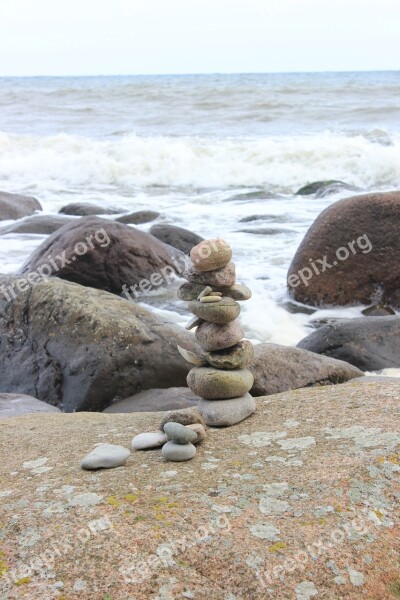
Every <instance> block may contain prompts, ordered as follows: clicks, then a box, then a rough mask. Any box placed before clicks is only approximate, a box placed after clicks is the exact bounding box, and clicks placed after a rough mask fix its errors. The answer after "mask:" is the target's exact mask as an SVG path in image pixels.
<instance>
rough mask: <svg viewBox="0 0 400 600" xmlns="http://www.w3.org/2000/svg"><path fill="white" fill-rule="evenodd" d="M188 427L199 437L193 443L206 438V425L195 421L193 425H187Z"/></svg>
mask: <svg viewBox="0 0 400 600" xmlns="http://www.w3.org/2000/svg"><path fill="white" fill-rule="evenodd" d="M186 428H187V429H191V430H192V431H195V432H196V435H197V439H196V440H195V441H194V442H192V444H198V443H199V442H202V441H203V440H204V439H205V438H206V435H207V432H206V428H205V427H204V425H201V424H200V423H193V425H186Z"/></svg>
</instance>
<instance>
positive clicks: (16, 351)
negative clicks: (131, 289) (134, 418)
mask: <svg viewBox="0 0 400 600" xmlns="http://www.w3.org/2000/svg"><path fill="white" fill-rule="evenodd" d="M19 281H20V278H17V277H13V276H2V277H0V286H1V285H2V286H3V287H2V288H1V289H2V290H3V293H2V294H0V314H1V315H2V319H1V320H0V347H1V352H2V356H1V361H0V391H1V390H4V391H7V392H10V393H14V392H18V393H24V394H28V395H30V396H36V397H37V398H38V399H39V400H43V401H45V402H48V403H49V404H52V405H54V406H58V407H59V408H62V409H63V410H64V411H66V412H72V411H75V410H102V409H104V408H106V406H108V405H109V404H110V403H111V402H112V400H113V398H115V397H117V396H119V397H122V398H127V397H129V396H131V395H132V394H135V393H136V392H140V391H142V390H143V389H149V388H152V387H154V386H158V387H162V386H166V387H168V386H172V385H176V384H178V385H185V384H186V375H187V372H188V366H187V364H186V362H185V361H184V360H183V358H182V357H181V355H180V354H179V352H178V350H177V347H176V346H177V344H179V345H182V346H185V347H186V348H189V349H192V350H193V351H195V352H200V349H199V348H198V346H197V345H194V336H193V335H191V334H190V333H188V332H186V331H185V330H184V329H182V328H180V327H178V326H176V325H174V324H172V323H168V322H164V321H162V320H160V319H159V318H158V317H157V316H156V315H154V314H152V313H150V312H148V311H147V310H145V309H143V308H141V307H140V306H138V305H136V304H135V303H133V302H128V301H127V300H123V299H121V298H118V297H117V296H114V295H113V294H107V293H106V292H102V291H99V290H95V289H91V288H85V287H82V286H80V285H76V284H73V283H69V282H66V281H62V280H61V279H57V278H53V279H50V280H49V281H39V282H38V283H37V284H36V285H33V286H29V284H27V283H26V282H25V285H24V286H23V287H22V286H21V287H20V290H21V289H22V291H18V287H17V285H19V284H18V282H19ZM13 294H15V297H13ZM7 295H8V299H7ZM24 315H25V316H24ZM27 315H29V318H28V317H27ZM103 418H106V417H105V416H104V415H103Z"/></svg>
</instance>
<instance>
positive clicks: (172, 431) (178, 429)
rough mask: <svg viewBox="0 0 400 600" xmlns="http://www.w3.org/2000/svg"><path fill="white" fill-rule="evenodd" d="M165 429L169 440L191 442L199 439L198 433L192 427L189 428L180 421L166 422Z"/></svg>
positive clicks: (180, 442)
mask: <svg viewBox="0 0 400 600" xmlns="http://www.w3.org/2000/svg"><path fill="white" fill-rule="evenodd" d="M164 431H165V433H166V434H167V438H168V440H172V441H173V442H176V443H177V444H190V443H194V442H195V441H196V440H197V433H196V432H195V431H192V430H191V429H187V427H185V426H184V425H181V424H180V423H172V422H171V423H166V424H165V425H164Z"/></svg>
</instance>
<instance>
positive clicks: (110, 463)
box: [81, 444, 130, 470]
mask: <svg viewBox="0 0 400 600" xmlns="http://www.w3.org/2000/svg"><path fill="white" fill-rule="evenodd" d="M129 455H130V451H129V450H128V449H127V448H124V447H123V446H118V445H116V444H101V445H100V446H97V447H96V448H95V449H94V450H92V451H91V452H89V454H88V455H87V456H85V458H84V459H83V460H82V462H81V468H82V469H87V470H93V469H113V468H114V467H121V466H122V465H124V464H125V463H126V460H127V458H128V456H129Z"/></svg>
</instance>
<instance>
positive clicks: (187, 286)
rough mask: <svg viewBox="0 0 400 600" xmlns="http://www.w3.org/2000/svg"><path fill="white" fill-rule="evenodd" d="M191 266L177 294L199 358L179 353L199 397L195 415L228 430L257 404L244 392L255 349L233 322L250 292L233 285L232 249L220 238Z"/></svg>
mask: <svg viewBox="0 0 400 600" xmlns="http://www.w3.org/2000/svg"><path fill="white" fill-rule="evenodd" d="M190 258H191V265H190V266H189V267H188V268H187V269H186V271H185V272H184V275H183V276H184V278H185V279H186V280H187V283H184V284H183V285H182V286H181V287H180V288H179V291H178V296H179V298H180V299H182V300H188V301H189V305H188V308H189V310H190V311H191V312H192V313H193V314H194V318H193V319H192V320H191V321H190V322H189V323H188V324H187V326H186V328H187V329H192V328H194V327H196V332H195V335H196V338H197V340H198V342H199V344H200V346H201V348H202V350H203V352H202V354H201V355H197V354H195V353H194V352H191V351H189V350H186V349H184V348H181V347H180V346H178V349H179V352H180V353H181V355H182V356H183V357H184V358H185V360H187V361H188V362H189V363H191V364H193V365H194V367H193V368H192V369H191V371H190V372H189V375H188V378H187V382H188V386H189V387H190V389H191V390H192V392H194V393H195V394H196V395H197V396H200V401H199V405H198V410H199V412H200V414H201V415H202V417H203V419H204V421H205V423H206V424H207V425H209V426H212V427H229V426H231V425H235V424H236V423H239V422H240V421H243V419H246V418H247V417H249V416H250V415H251V414H253V413H254V411H255V409H256V403H255V400H254V398H253V397H252V396H251V395H250V394H249V393H248V392H249V391H250V389H251V388H252V386H253V375H252V373H251V372H250V371H249V370H248V369H246V368H245V367H246V366H248V365H249V364H250V363H251V362H252V360H253V356H254V353H253V345H252V343H251V342H250V341H249V340H244V339H243V337H244V332H243V329H242V327H241V326H240V324H239V322H238V320H237V317H238V316H239V313H240V304H239V301H243V300H248V299H249V298H250V297H251V291H250V290H249V289H248V288H247V287H246V286H244V285H238V284H236V272H235V265H234V264H233V262H232V261H231V258H232V250H231V248H230V246H229V244H227V242H225V241H224V240H221V239H213V240H204V241H202V242H200V243H199V244H197V246H194V248H192V250H191V252H190Z"/></svg>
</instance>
